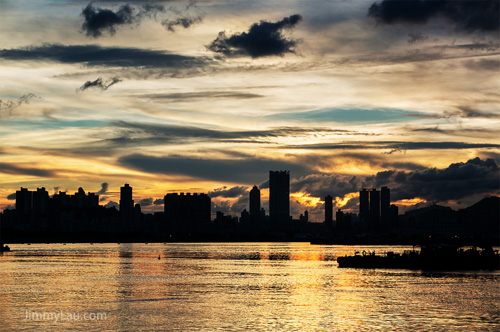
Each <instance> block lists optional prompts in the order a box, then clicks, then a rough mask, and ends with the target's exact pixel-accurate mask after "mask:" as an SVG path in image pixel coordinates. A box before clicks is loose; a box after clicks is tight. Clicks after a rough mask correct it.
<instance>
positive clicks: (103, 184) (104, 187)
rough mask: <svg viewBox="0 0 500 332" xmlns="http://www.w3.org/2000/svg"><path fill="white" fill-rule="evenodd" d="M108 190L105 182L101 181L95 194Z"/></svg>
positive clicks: (102, 193)
mask: <svg viewBox="0 0 500 332" xmlns="http://www.w3.org/2000/svg"><path fill="white" fill-rule="evenodd" d="M107 191H108V184H107V183H106V182H103V183H101V189H99V191H98V192H96V193H95V194H96V195H104V194H105V193H106V192H107Z"/></svg>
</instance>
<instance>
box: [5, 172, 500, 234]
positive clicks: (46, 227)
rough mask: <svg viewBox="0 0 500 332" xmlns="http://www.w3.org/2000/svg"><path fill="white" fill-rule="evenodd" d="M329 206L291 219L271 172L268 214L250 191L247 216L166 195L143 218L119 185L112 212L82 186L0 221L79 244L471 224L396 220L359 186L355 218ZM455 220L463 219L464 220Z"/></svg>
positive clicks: (431, 215) (417, 230)
mask: <svg viewBox="0 0 500 332" xmlns="http://www.w3.org/2000/svg"><path fill="white" fill-rule="evenodd" d="M333 202H334V198H333V197H332V196H330V195H328V196H326V197H325V199H324V216H325V219H324V222H323V223H314V222H309V216H308V211H305V212H304V214H301V215H300V217H299V218H298V219H293V218H292V217H291V215H290V172H289V171H270V172H269V214H266V211H265V210H264V208H262V206H261V192H260V189H259V188H258V187H257V186H254V187H253V188H252V189H251V190H250V191H249V204H248V210H247V209H244V210H243V211H242V212H241V216H240V217H234V216H230V215H225V214H224V213H222V212H220V211H216V213H215V218H214V219H212V211H211V210H212V202H211V198H210V197H209V196H208V195H207V194H203V193H201V194H196V193H194V194H192V193H168V194H166V195H165V196H164V211H163V212H156V213H154V214H144V213H142V211H141V206H140V205H139V204H135V203H134V200H133V190H132V187H131V186H130V185H128V184H125V185H124V186H123V187H121V188H120V202H119V210H117V209H115V208H106V207H104V206H101V205H99V195H98V194H96V193H85V191H84V190H83V189H82V188H79V189H78V191H77V192H75V193H74V194H73V195H71V194H67V193H66V192H59V193H56V194H54V195H52V196H50V195H49V193H48V192H47V191H46V190H45V188H37V189H36V191H30V190H28V189H26V188H21V189H20V190H18V191H17V192H16V209H15V210H5V211H4V212H3V214H0V218H1V221H2V230H4V231H6V233H7V234H11V235H12V236H13V237H15V236H16V234H17V235H18V236H20V237H21V238H22V235H23V234H32V235H33V236H45V237H47V236H49V235H54V234H56V235H57V234H59V235H60V236H61V237H63V236H67V235H68V234H73V235H75V234H79V235H81V234H87V237H86V238H93V236H96V234H100V236H101V237H100V239H101V240H102V239H104V240H106V239H108V238H109V236H112V235H120V236H122V235H124V234H125V235H128V236H130V237H131V238H130V239H138V238H137V237H139V238H141V239H149V238H154V239H173V240H175V239H185V238H192V237H193V236H194V237H196V236H198V237H199V238H204V239H210V238H220V236H226V237H225V238H224V239H231V238H232V237H233V236H235V235H236V236H240V237H241V236H249V238H258V236H264V237H265V236H267V235H272V236H274V237H275V238H276V237H278V238H285V237H287V238H290V237H293V238H296V239H297V238H298V237H299V238H300V237H301V236H303V237H315V236H326V237H348V236H351V237H352V236H354V235H357V234H358V235H359V234H372V235H373V234H389V233H394V232H395V231H398V232H399V233H400V234H405V235H408V236H411V235H414V234H418V235H421V236H427V234H446V235H447V236H452V235H453V234H459V233H467V232H470V231H471V229H475V228H473V227H472V226H468V225H469V224H470V222H469V224H467V222H468V221H467V220H472V217H473V216H474V214H473V213H469V212H468V213H469V214H468V215H466V214H463V213H462V214H461V215H460V214H456V213H455V212H454V211H453V210H451V209H449V208H447V209H443V208H432V207H431V208H427V209H423V210H418V211H415V212H410V213H405V215H402V216H399V215H398V207H397V206H396V205H394V204H392V205H391V200H390V189H389V188H387V187H382V188H381V189H380V190H377V189H370V190H367V189H365V188H363V189H362V190H361V191H360V192H359V214H353V213H345V212H344V211H342V210H341V209H338V210H337V211H336V212H335V218H334V211H333V205H334V204H333ZM462 215H466V216H467V217H466V218H465V219H464V218H463V217H460V216H462ZM469 215H470V216H469ZM483 219H484V220H493V221H492V222H491V224H492V225H493V226H485V227H487V228H485V229H496V228H495V227H494V226H495V224H494V220H495V219H494V216H493V217H491V216H489V215H486V216H485V217H483ZM497 219H498V218H497ZM460 220H465V221H464V222H462V224H460V223H459V222H457V221H460ZM488 227H489V228H488ZM497 228H498V227H497ZM218 236H219V237H218ZM49 237H50V236H49ZM104 240H103V241H104ZM97 241H98V240H96V242H97Z"/></svg>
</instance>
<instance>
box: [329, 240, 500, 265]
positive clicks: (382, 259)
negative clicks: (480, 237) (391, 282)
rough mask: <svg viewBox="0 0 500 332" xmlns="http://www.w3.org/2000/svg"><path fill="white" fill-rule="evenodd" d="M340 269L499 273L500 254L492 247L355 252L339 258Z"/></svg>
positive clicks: (423, 247) (438, 247) (428, 247)
mask: <svg viewBox="0 0 500 332" xmlns="http://www.w3.org/2000/svg"><path fill="white" fill-rule="evenodd" d="M337 262H338V264H339V267H341V268H343V267H352V268H365V269H411V270H498V269H500V255H499V254H498V250H495V251H494V250H493V248H492V247H485V248H482V249H478V248H477V247H472V248H469V249H464V248H462V247H458V246H452V245H428V246H421V248H420V251H417V250H415V248H414V249H413V250H407V251H405V252H403V253H402V254H398V253H394V252H387V254H386V255H383V256H380V255H376V254H375V252H362V253H361V254H360V253H359V252H356V254H355V255H354V256H344V257H338V258H337Z"/></svg>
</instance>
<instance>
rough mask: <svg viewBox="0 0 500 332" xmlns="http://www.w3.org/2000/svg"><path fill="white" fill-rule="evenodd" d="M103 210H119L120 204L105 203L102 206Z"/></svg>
mask: <svg viewBox="0 0 500 332" xmlns="http://www.w3.org/2000/svg"><path fill="white" fill-rule="evenodd" d="M104 207H105V208H108V209H109V208H116V209H118V210H119V209H120V204H118V203H116V202H113V201H109V202H108V203H106V204H105V205H104Z"/></svg>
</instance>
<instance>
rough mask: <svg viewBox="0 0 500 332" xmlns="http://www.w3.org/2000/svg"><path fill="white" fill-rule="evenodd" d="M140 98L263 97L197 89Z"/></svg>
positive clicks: (146, 95)
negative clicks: (197, 90) (195, 90)
mask: <svg viewBox="0 0 500 332" xmlns="http://www.w3.org/2000/svg"><path fill="white" fill-rule="evenodd" d="M140 97H142V98H147V99H151V100H159V101H162V100H173V101H177V102H178V101H192V100H194V99H219V98H220V99H252V98H260V97H264V96H263V95H259V94H255V93H244V92H233V91H199V92H182V93H155V94H145V95H141V96H140Z"/></svg>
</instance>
